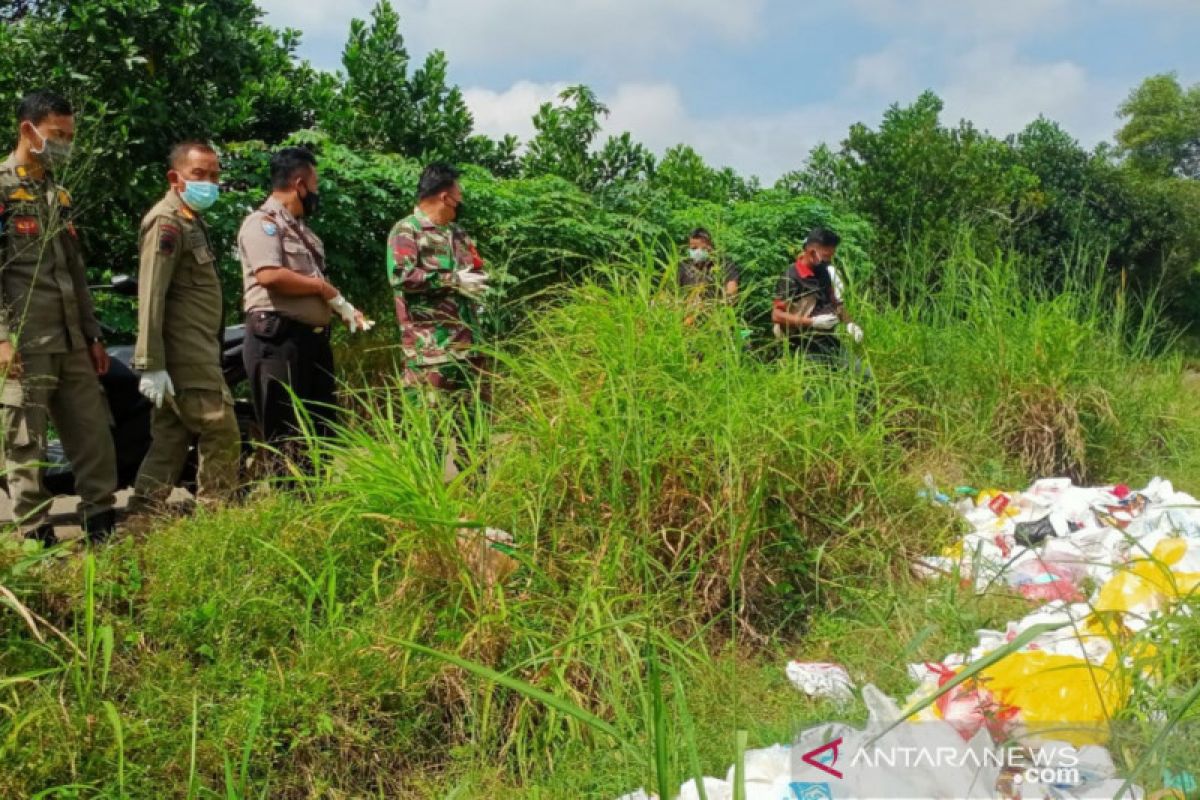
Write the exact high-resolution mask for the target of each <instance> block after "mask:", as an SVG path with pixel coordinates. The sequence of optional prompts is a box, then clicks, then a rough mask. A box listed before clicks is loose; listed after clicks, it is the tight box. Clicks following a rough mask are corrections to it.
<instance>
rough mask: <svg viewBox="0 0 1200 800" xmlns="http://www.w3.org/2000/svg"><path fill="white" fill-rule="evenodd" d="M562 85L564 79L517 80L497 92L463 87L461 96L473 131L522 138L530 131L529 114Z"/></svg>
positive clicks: (494, 136)
mask: <svg viewBox="0 0 1200 800" xmlns="http://www.w3.org/2000/svg"><path fill="white" fill-rule="evenodd" d="M565 88H567V84H565V83H534V82H533V81H519V82H517V83H515V84H513V85H512V86H511V87H509V88H508V89H506V90H504V91H500V92H498V91H495V90H493V89H483V88H479V87H473V88H470V89H464V90H463V100H465V101H466V103H467V107H468V108H470V109H471V116H473V117H474V118H475V131H476V132H477V133H483V134H487V135H488V136H491V137H492V138H494V139H498V138H500V137H501V136H504V135H505V134H508V133H512V134H515V135H516V136H517V137H518V138H520V139H521V140H522V141H525V140H527V139H529V137H531V136H532V135H533V115H534V114H536V113H537V110H538V108H540V107H541V105H542V103H545V102H547V101H552V100H554V99H555V98H556V97H558V94H559V93H560V92H561V91H562V90H563V89H565Z"/></svg>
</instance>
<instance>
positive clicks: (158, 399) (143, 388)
mask: <svg viewBox="0 0 1200 800" xmlns="http://www.w3.org/2000/svg"><path fill="white" fill-rule="evenodd" d="M138 391H139V392H141V393H142V395H143V396H144V397H145V398H146V399H147V400H149V401H150V402H151V403H154V407H155V408H162V404H163V400H165V399H167V398H168V397H173V396H174V395H175V385H174V384H172V383H171V376H170V375H168V374H167V371H166V370H165V369H156V370H153V371H151V372H143V373H142V379H141V380H140V381H138Z"/></svg>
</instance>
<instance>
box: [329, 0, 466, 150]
mask: <svg viewBox="0 0 1200 800" xmlns="http://www.w3.org/2000/svg"><path fill="white" fill-rule="evenodd" d="M342 66H343V67H344V68H345V70H346V77H345V82H344V83H343V84H342V86H341V89H340V91H339V93H338V96H337V100H336V101H335V102H334V103H333V106H332V108H331V109H330V113H329V114H328V116H327V117H326V118H324V119H322V127H324V128H325V129H326V130H328V131H329V132H330V133H331V134H332V135H333V136H335V137H336V139H337V141H340V142H343V143H345V144H348V145H351V146H353V147H361V148H364V149H371V150H381V151H384V152H390V153H400V154H401V155H406V156H410V157H412V158H420V159H425V160H429V159H433V158H440V159H448V160H457V159H460V158H462V157H464V156H466V155H469V154H470V152H471V149H472V148H471V147H470V146H469V145H468V138H469V137H470V135H471V128H472V126H473V125H474V120H473V119H472V118H471V112H470V111H469V110H468V109H467V104H466V102H465V101H464V100H463V96H462V92H461V90H459V88H458V87H457V86H452V85H450V83H449V82H448V80H447V76H446V66H447V64H446V56H445V54H443V53H442V52H441V51H440V50H435V51H433V52H432V53H430V54H429V55H428V56H427V57H426V59H425V62H424V64H422V65H421V66H420V67H418V68H417V69H416V70H415V71H413V72H412V75H411V76H410V75H409V66H410V58H409V55H408V50H407V48H406V47H405V45H404V37H403V36H402V35H401V33H400V15H399V14H398V13H396V10H395V9H394V8H393V7H392V5H391V3H390V2H388V0H381V2H380V3H379V4H378V5H376V6H375V7H374V8H373V9H372V10H371V20H370V23H369V24H368V23H367V22H365V21H364V20H361V19H355V20H352V21H351V23H350V36H349V39H348V40H347V42H346V47H345V49H344V50H343V51H342ZM475 147H476V148H477V147H478V144H476V145H475Z"/></svg>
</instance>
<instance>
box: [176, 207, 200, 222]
mask: <svg viewBox="0 0 1200 800" xmlns="http://www.w3.org/2000/svg"><path fill="white" fill-rule="evenodd" d="M179 216H181V217H183V218H184V219H195V218H196V212H194V211H192V210H191V209H190V208H188V207H187V206H180V207H179Z"/></svg>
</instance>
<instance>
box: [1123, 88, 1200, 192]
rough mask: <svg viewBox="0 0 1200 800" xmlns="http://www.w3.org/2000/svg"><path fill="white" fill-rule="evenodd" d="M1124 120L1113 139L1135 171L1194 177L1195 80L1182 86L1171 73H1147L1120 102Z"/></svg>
mask: <svg viewBox="0 0 1200 800" xmlns="http://www.w3.org/2000/svg"><path fill="white" fill-rule="evenodd" d="M1119 113H1120V115H1121V116H1122V117H1124V118H1125V119H1126V120H1127V121H1126V123H1125V125H1124V127H1122V128H1121V130H1120V131H1118V132H1117V142H1118V143H1119V144H1120V145H1121V148H1122V151H1123V152H1124V153H1125V154H1127V155H1128V157H1129V163H1130V165H1131V166H1132V167H1133V168H1134V169H1136V170H1138V171H1139V172H1141V173H1143V174H1145V175H1149V176H1153V177H1158V178H1167V177H1173V176H1174V177H1180V178H1191V179H1193V180H1195V179H1198V178H1200V83H1198V84H1194V85H1192V86H1190V87H1188V88H1186V89H1185V88H1184V87H1183V85H1182V84H1180V82H1179V78H1178V77H1177V76H1175V75H1155V76H1153V77H1150V78H1147V79H1146V80H1145V81H1143V82H1142V83H1141V85H1140V86H1138V87H1137V88H1136V89H1134V90H1133V92H1132V93H1131V94H1130V95H1129V98H1128V99H1127V100H1126V101H1125V102H1124V103H1123V104H1122V105H1121V108H1120V112H1119Z"/></svg>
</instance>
